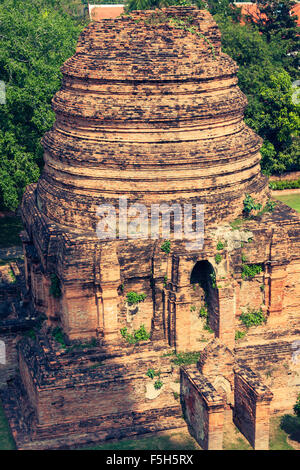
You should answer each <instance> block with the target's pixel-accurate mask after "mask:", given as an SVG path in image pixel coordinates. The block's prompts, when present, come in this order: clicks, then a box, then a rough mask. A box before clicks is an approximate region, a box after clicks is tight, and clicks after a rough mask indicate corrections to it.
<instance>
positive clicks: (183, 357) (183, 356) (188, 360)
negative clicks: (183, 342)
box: [163, 351, 201, 366]
mask: <svg viewBox="0 0 300 470" xmlns="http://www.w3.org/2000/svg"><path fill="white" fill-rule="evenodd" d="M200 354H201V353H200V352H197V351H192V352H184V353H178V354H176V353H175V351H173V352H171V353H167V354H164V355H163V357H167V356H170V357H172V359H171V362H172V363H173V364H176V365H177V366H184V365H189V364H197V362H198V361H199V359H200Z"/></svg>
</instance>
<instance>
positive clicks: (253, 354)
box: [235, 337, 300, 413]
mask: <svg viewBox="0 0 300 470" xmlns="http://www.w3.org/2000/svg"><path fill="white" fill-rule="evenodd" d="M296 338H297V337H296ZM296 338H295V339H294V340H292V341H290V342H288V341H280V338H279V339H278V341H277V342H276V341H274V340H273V341H272V342H271V343H270V344H263V345H259V344H255V345H249V346H246V345H245V346H244V347H241V346H240V347H237V348H236V349H235V354H236V358H237V359H238V361H239V363H240V364H242V365H243V366H249V367H251V368H252V370H254V371H255V372H257V373H258V374H259V375H260V376H261V378H262V380H263V381H264V383H265V384H266V385H267V386H268V387H269V388H270V389H271V391H272V393H273V399H272V402H271V405H270V409H271V412H272V413H285V412H292V411H293V406H294V404H295V402H296V399H297V396H298V393H299V390H300V360H299V354H298V353H297V351H299V342H298V341H297V339H296Z"/></svg>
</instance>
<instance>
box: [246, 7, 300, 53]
mask: <svg viewBox="0 0 300 470" xmlns="http://www.w3.org/2000/svg"><path fill="white" fill-rule="evenodd" d="M296 3H297V2H295V1H294V0H257V1H256V4H257V13H256V14H255V15H253V16H252V15H247V21H248V22H249V23H250V24H252V25H255V27H257V28H258V30H259V31H260V32H261V33H262V34H263V35H264V37H265V38H266V40H267V41H268V42H271V41H273V40H274V36H275V37H277V38H279V39H281V40H283V41H286V42H288V46H289V49H290V50H297V49H299V43H298V41H299V37H298V36H299V32H300V31H299V27H298V26H297V16H296V15H295V14H293V12H292V8H293V6H294V5H296ZM297 44H298V47H297ZM295 47H296V48H295Z"/></svg>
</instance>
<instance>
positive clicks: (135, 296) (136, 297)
mask: <svg viewBox="0 0 300 470" xmlns="http://www.w3.org/2000/svg"><path fill="white" fill-rule="evenodd" d="M146 297H147V296H146V294H143V293H141V294H139V293H137V292H133V291H131V292H128V294H127V295H126V299H127V303H128V305H135V304H139V303H140V302H143V301H144V300H145V299H146Z"/></svg>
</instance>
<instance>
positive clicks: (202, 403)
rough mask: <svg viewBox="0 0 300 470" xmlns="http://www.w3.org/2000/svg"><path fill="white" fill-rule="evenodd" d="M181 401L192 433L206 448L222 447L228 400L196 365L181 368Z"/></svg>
mask: <svg viewBox="0 0 300 470" xmlns="http://www.w3.org/2000/svg"><path fill="white" fill-rule="evenodd" d="M180 386H181V403H182V407H183V413H184V417H185V420H186V422H187V424H188V427H189V431H190V433H191V435H192V436H193V437H194V438H195V439H196V440H197V442H198V443H199V444H200V445H201V447H202V448H203V449H207V450H222V446H223V423H224V401H223V398H222V397H221V396H220V395H218V393H217V392H216V390H215V389H214V387H213V386H212V385H211V383H210V382H209V381H208V380H207V379H206V378H205V377H204V376H203V375H202V374H200V373H199V371H198V370H197V368H196V367H195V366H191V367H184V368H181V379H180Z"/></svg>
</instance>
